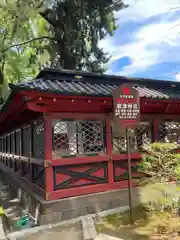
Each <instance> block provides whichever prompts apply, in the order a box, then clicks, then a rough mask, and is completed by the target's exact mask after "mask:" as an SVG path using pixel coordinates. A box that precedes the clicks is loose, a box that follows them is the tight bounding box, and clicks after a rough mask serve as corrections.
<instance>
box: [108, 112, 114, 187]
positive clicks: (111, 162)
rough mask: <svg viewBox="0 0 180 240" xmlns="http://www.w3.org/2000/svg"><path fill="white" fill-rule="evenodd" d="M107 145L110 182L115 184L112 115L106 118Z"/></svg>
mask: <svg viewBox="0 0 180 240" xmlns="http://www.w3.org/2000/svg"><path fill="white" fill-rule="evenodd" d="M106 146H107V155H108V183H109V184H113V179H114V177H113V175H114V173H113V160H112V158H111V156H112V134H111V117H110V116H108V117H107V118H106Z"/></svg>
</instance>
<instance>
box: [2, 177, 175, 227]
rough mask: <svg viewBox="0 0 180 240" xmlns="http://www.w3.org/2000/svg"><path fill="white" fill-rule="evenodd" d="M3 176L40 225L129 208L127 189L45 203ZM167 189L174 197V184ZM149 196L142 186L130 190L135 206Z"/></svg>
mask: <svg viewBox="0 0 180 240" xmlns="http://www.w3.org/2000/svg"><path fill="white" fill-rule="evenodd" d="M2 175H3V181H4V182H7V183H8V184H10V185H11V189H12V192H13V195H16V197H17V196H18V197H19V198H20V201H21V203H22V205H24V207H25V208H27V209H28V211H29V213H30V214H32V216H35V215H36V216H37V218H38V224H39V225H42V224H47V223H53V222H57V221H65V220H68V219H72V218H76V217H80V216H85V215H87V214H93V213H98V212H100V211H104V210H109V209H113V208H117V207H122V206H126V205H128V190H127V189H123V190H114V191H107V192H101V193H96V194H88V195H84V196H77V197H71V198H65V199H60V200H55V201H45V200H43V199H42V198H40V197H39V196H38V195H36V194H35V193H34V192H33V191H31V189H28V186H26V183H24V182H23V180H21V181H20V180H19V179H18V180H16V181H15V180H14V179H12V176H9V175H7V173H6V174H3V173H2V174H1V176H2ZM167 187H168V188H169V190H170V191H171V194H172V195H175V194H176V185H175V184H173V185H172V184H167ZM20 189H21V190H20ZM15 192H16V194H15ZM157 192H158V191H157ZM158 194H159V193H158ZM143 195H145V199H143V198H144V196H143ZM147 195H149V196H147ZM151 197H152V193H151V192H150V191H149V190H148V192H147V191H145V192H144V190H143V188H141V187H136V188H133V204H134V205H137V204H139V203H142V202H146V201H150V200H151V199H150V198H151Z"/></svg>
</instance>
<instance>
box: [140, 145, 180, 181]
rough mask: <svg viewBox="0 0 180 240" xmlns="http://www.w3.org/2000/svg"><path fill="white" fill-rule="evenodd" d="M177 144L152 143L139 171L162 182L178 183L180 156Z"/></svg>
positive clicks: (146, 150) (147, 149)
mask: <svg viewBox="0 0 180 240" xmlns="http://www.w3.org/2000/svg"><path fill="white" fill-rule="evenodd" d="M178 147H179V146H178V145H177V144H175V143H152V144H150V145H149V146H148V147H146V148H145V149H144V150H145V152H146V153H145V155H144V156H143V158H142V161H141V163H140V164H139V171H141V172H143V173H145V174H147V175H149V176H151V178H153V179H155V180H158V181H160V182H167V181H172V180H174V181H177V178H178V177H179V176H178V171H179V170H178V169H179V167H180V154H179V153H175V150H177V149H178Z"/></svg>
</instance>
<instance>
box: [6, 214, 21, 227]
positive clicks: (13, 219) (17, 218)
mask: <svg viewBox="0 0 180 240" xmlns="http://www.w3.org/2000/svg"><path fill="white" fill-rule="evenodd" d="M19 219H20V216H14V217H11V218H8V222H9V224H10V225H11V226H14V225H15V224H16V223H17V221H18V220H19Z"/></svg>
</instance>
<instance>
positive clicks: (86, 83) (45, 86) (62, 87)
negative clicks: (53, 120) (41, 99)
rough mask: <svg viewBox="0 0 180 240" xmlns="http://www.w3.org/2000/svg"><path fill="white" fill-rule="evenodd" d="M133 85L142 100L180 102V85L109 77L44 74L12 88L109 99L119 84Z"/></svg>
mask: <svg viewBox="0 0 180 240" xmlns="http://www.w3.org/2000/svg"><path fill="white" fill-rule="evenodd" d="M128 82H129V83H133V85H134V87H135V88H137V89H138V91H139V93H140V96H141V97H147V98H160V99H168V98H172V99H179V98H180V83H178V82H172V81H162V80H153V79H138V78H127V77H120V76H112V75H99V74H90V73H75V72H72V71H58V70H54V69H45V70H43V71H42V72H41V73H40V74H39V75H38V76H37V78H36V79H34V80H32V81H27V82H24V83H20V84H16V85H11V86H10V88H11V89H12V90H13V89H19V90H20V89H25V90H33V91H43V92H52V93H57V94H60V95H83V96H111V95H112V90H113V89H115V88H117V87H119V85H120V84H122V83H128Z"/></svg>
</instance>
